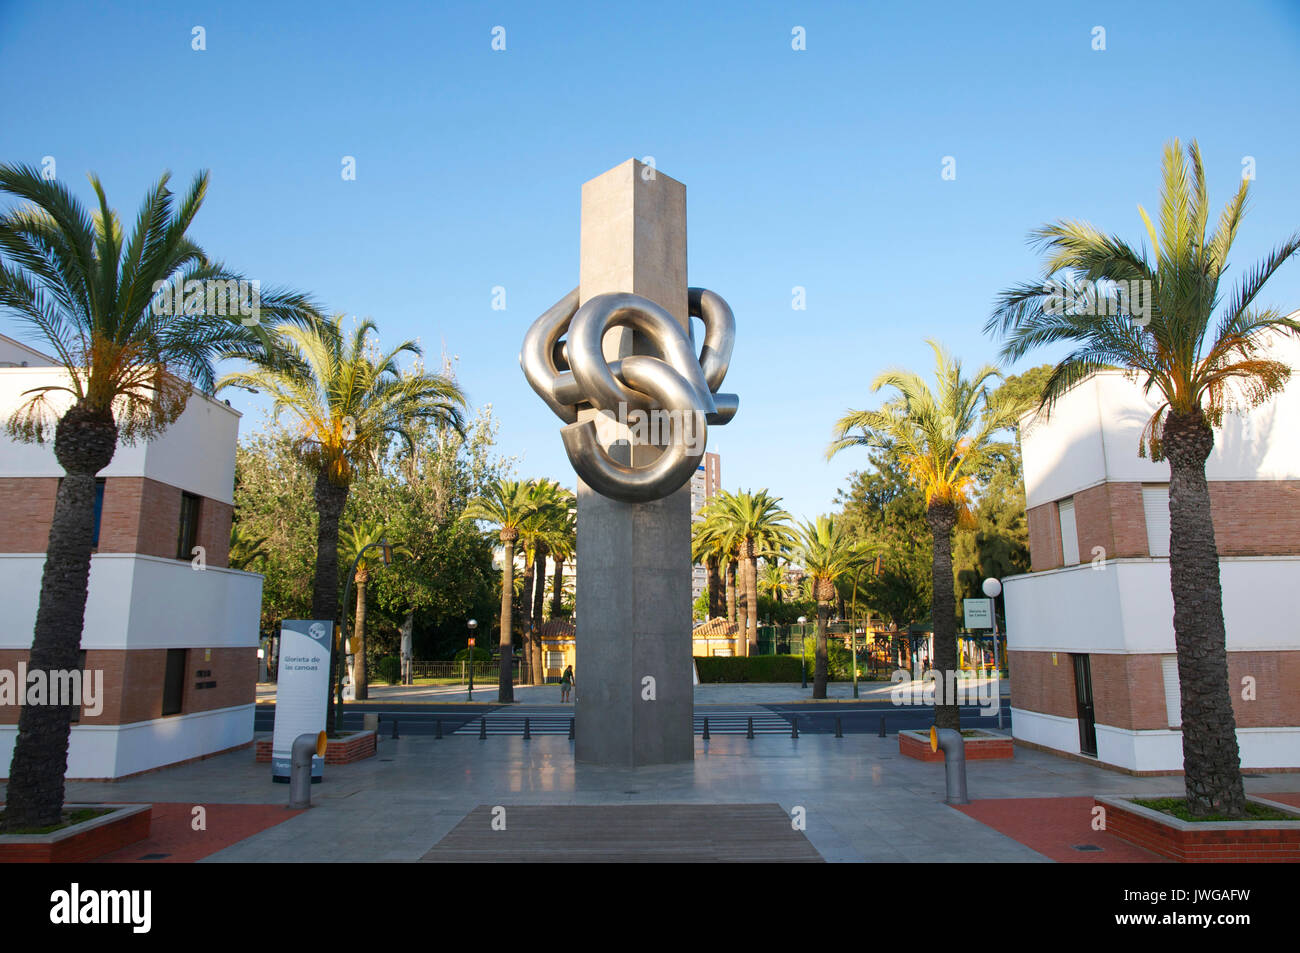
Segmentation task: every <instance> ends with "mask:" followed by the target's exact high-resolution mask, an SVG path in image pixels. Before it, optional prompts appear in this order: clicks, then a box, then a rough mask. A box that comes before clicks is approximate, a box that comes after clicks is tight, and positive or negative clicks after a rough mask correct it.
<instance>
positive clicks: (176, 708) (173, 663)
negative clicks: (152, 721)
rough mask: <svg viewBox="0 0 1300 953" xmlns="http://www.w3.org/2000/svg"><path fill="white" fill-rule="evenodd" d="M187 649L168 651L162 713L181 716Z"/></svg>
mask: <svg viewBox="0 0 1300 953" xmlns="http://www.w3.org/2000/svg"><path fill="white" fill-rule="evenodd" d="M187 653H188V650H187V649H168V650H167V671H166V673H165V674H164V675H163V700H162V713H163V714H164V715H179V714H180V713H181V704H182V703H183V702H184V700H185V660H186V659H185V657H186V655H187Z"/></svg>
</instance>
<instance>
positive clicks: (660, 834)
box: [422, 804, 822, 863]
mask: <svg viewBox="0 0 1300 953" xmlns="http://www.w3.org/2000/svg"><path fill="white" fill-rule="evenodd" d="M502 828H504V829H502ZM422 860H423V861H425V862H428V863H466V862H470V863H472V862H479V863H512V862H516V863H517V862H543V863H555V862H561V863H564V862H569V863H656V862H660V863H691V862H694V863H820V862H821V860H822V858H821V855H820V854H819V853H817V851H816V850H815V849H814V848H813V846H812V844H810V843H809V842H808V839H807V838H806V837H804V835H803V834H802V833H800V832H799V831H796V830H794V829H793V827H792V825H791V823H790V815H789V814H787V813H786V812H785V811H784V810H783V809H782V808H781V806H780V805H779V804H626V805H622V804H620V805H586V806H573V805H564V806H560V805H543V806H533V805H515V804H512V805H509V806H504V807H502V806H497V807H493V806H490V805H487V804H480V805H479V806H478V807H476V808H474V810H473V811H471V812H470V813H469V814H468V815H466V817H465V819H464V820H462V821H461V822H460V823H459V824H457V825H456V826H455V827H454V828H453V829H452V830H451V832H450V833H448V834H447V836H446V837H444V838H443V839H442V840H440V841H439V842H438V843H437V844H435V845H434V847H433V849H432V850H430V851H429V852H428V853H427V854H425V855H424V857H423V858H422Z"/></svg>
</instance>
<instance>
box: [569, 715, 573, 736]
mask: <svg viewBox="0 0 1300 953" xmlns="http://www.w3.org/2000/svg"><path fill="white" fill-rule="evenodd" d="M569 740H570V741H572V740H573V719H572V718H570V719H569Z"/></svg>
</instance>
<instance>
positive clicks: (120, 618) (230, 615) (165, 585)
mask: <svg viewBox="0 0 1300 953" xmlns="http://www.w3.org/2000/svg"><path fill="white" fill-rule="evenodd" d="M44 565H45V555H44V554H43V553H40V554H26V553H24V554H7V553H5V554H0V606H3V607H4V613H5V618H4V625H3V626H0V648H16V649H25V648H30V647H31V644H32V632H33V630H34V629H35V626H36V607H37V603H38V598H39V595H40V584H41V572H42V570H43V568H44ZM261 611H262V577H261V576H260V575H258V574H256V573H247V572H240V571H238V570H234V569H216V568H211V567H210V568H208V569H204V570H202V571H196V570H194V569H193V568H191V565H190V563H188V562H181V561H179V560H173V559H160V558H158V557H156V556H140V555H136V554H132V553H100V554H98V555H96V556H94V557H92V558H91V561H90V587H89V593H88V597H87V600H86V622H85V628H84V630H83V632H82V636H81V647H82V648H83V649H153V648H248V647H256V646H257V644H258V623H259V621H260V617H261Z"/></svg>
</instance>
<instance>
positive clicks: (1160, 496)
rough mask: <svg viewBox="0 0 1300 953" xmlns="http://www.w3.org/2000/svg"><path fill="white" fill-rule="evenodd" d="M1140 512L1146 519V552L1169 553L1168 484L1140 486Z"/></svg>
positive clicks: (1152, 553) (1153, 554)
mask: <svg viewBox="0 0 1300 953" xmlns="http://www.w3.org/2000/svg"><path fill="white" fill-rule="evenodd" d="M1142 512H1143V513H1144V514H1145V515H1146V521H1147V552H1149V553H1150V554H1151V555H1152V556H1165V557H1168V555H1169V484H1168V483H1158V484H1154V485H1150V486H1144V487H1142Z"/></svg>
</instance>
